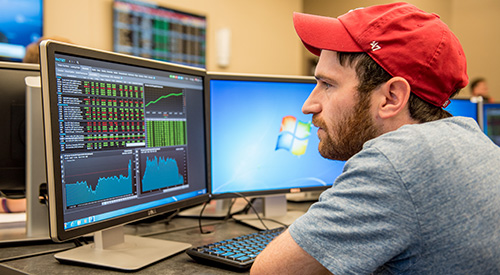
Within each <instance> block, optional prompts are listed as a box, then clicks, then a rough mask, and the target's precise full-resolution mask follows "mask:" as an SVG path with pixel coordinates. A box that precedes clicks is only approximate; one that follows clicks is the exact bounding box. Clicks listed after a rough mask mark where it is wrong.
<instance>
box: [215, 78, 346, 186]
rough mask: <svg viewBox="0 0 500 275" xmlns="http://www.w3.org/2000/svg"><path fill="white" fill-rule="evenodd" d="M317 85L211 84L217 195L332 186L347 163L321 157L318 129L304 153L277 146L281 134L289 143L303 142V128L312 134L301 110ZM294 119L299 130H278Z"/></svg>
mask: <svg viewBox="0 0 500 275" xmlns="http://www.w3.org/2000/svg"><path fill="white" fill-rule="evenodd" d="M314 86H315V84H310V83H292V82H288V83H286V82H264V81H262V82H259V81H233V80H211V82H210V112H211V117H210V119H211V120H210V121H211V122H210V123H211V165H212V192H213V193H214V194H221V193H228V192H253V191H261V190H273V189H290V188H304V187H313V186H314V187H317V186H331V185H332V184H333V182H334V181H335V179H336V178H337V176H338V175H340V173H341V172H342V169H343V167H344V162H339V161H332V160H327V159H324V158H323V157H321V155H320V154H319V152H318V143H319V139H318V137H317V135H316V132H317V128H316V127H314V126H312V127H311V130H310V135H309V136H308V138H307V139H308V141H307V147H306V150H305V153H303V154H302V153H299V154H301V155H296V154H293V153H292V150H287V149H286V148H285V147H286V142H285V143H283V142H282V141H283V140H281V141H280V144H281V145H285V146H278V147H279V148H277V141H278V137H279V136H280V135H283V137H287V138H286V140H288V141H290V142H291V141H293V140H295V141H298V142H300V143H301V144H303V140H304V139H301V137H303V136H304V133H303V132H304V130H308V127H309V126H308V123H310V122H311V120H312V116H311V115H304V114H303V113H302V111H301V108H302V104H303V103H304V101H305V100H306V99H307V97H308V95H309V93H310V92H311V91H312V89H313V88H314ZM290 116H293V117H295V118H296V120H297V125H298V126H297V131H296V132H295V133H291V132H288V131H285V130H283V131H282V132H280V129H282V122H284V120H283V118H284V117H288V118H290ZM285 128H286V127H284V128H283V129H285ZM299 128H301V129H300V130H299ZM288 129H289V128H288ZM299 131H302V133H301V134H299ZM289 145H291V143H289Z"/></svg>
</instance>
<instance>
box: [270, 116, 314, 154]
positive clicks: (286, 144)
mask: <svg viewBox="0 0 500 275" xmlns="http://www.w3.org/2000/svg"><path fill="white" fill-rule="evenodd" d="M310 135H311V122H308V123H304V122H302V121H300V120H297V118H295V117H294V116H285V117H283V120H282V121H281V129H280V134H279V136H278V142H277V144H276V149H275V150H278V149H285V150H287V151H289V152H290V153H292V154H294V155H296V156H301V155H303V154H305V153H306V148H307V143H308V142H309V136H310Z"/></svg>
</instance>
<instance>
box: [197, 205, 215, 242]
mask: <svg viewBox="0 0 500 275" xmlns="http://www.w3.org/2000/svg"><path fill="white" fill-rule="evenodd" d="M211 200H212V199H208V201H206V202H205V203H204V204H203V206H202V207H201V210H200V216H199V217H198V227H199V228H200V233H201V234H210V233H212V232H213V231H203V226H202V225H201V218H203V211H205V207H207V204H209V203H210V201H211Z"/></svg>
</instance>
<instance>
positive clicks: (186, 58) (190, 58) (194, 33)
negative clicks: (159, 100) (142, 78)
mask: <svg viewBox="0 0 500 275" xmlns="http://www.w3.org/2000/svg"><path fill="white" fill-rule="evenodd" d="M113 16H114V17H113V32H114V36H113V37H114V38H113V41H114V42H113V47H114V51H115V52H119V53H126V54H130V55H135V56H141V57H146V58H153V59H156V60H164V61H169V62H174V63H178V64H184V65H190V66H196V67H201V68H205V64H206V58H205V56H206V55H205V51H206V27H207V26H206V25H207V20H206V17H205V16H203V15H198V14H193V13H188V12H184V11H180V10H175V9H170V8H166V7H162V6H158V5H156V4H153V3H151V2H142V1H137V0H114V2H113Z"/></svg>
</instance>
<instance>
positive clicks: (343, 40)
mask: <svg viewBox="0 0 500 275" xmlns="http://www.w3.org/2000/svg"><path fill="white" fill-rule="evenodd" d="M293 24H294V26H295V31H296V32H297V34H298V35H299V37H300V39H301V40H302V43H304V46H305V47H306V48H307V49H308V50H309V51H310V52H311V53H313V54H315V55H318V56H319V55H320V53H321V50H330V51H337V52H363V49H362V48H361V47H360V46H359V45H358V44H357V43H356V42H355V41H354V40H353V39H352V37H351V35H350V34H349V32H347V30H346V28H345V27H344V25H343V24H342V22H340V21H339V20H338V19H337V18H330V17H324V16H318V15H311V14H305V13H298V12H295V13H294V14H293Z"/></svg>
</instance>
